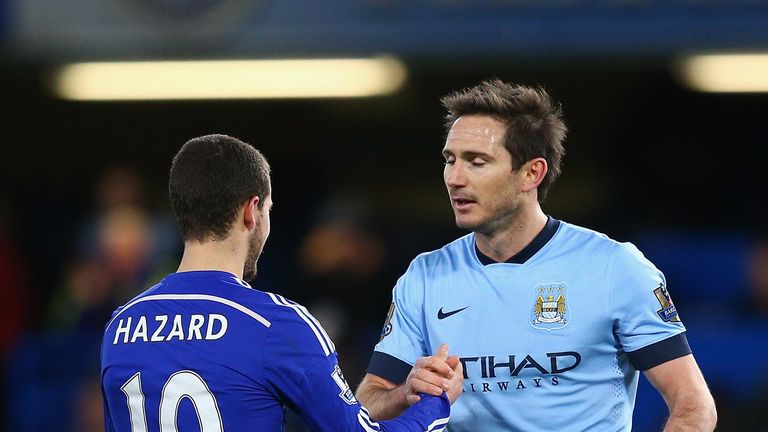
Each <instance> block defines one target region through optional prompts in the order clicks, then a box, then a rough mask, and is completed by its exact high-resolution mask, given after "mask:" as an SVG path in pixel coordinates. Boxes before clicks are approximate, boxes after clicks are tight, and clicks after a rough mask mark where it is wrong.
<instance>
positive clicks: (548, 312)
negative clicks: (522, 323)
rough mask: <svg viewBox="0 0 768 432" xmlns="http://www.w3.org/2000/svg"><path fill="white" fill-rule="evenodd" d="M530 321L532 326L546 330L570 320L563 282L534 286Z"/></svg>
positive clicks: (566, 292)
mask: <svg viewBox="0 0 768 432" xmlns="http://www.w3.org/2000/svg"><path fill="white" fill-rule="evenodd" d="M534 292H535V294H534V299H535V300H534V302H533V309H532V310H531V316H530V322H531V325H532V326H533V327H534V328H537V329H542V330H546V331H551V330H557V329H561V328H563V327H565V326H567V325H568V322H569V321H570V320H571V311H570V308H569V307H568V286H567V285H566V284H565V282H557V283H548V284H539V285H537V286H536V288H534Z"/></svg>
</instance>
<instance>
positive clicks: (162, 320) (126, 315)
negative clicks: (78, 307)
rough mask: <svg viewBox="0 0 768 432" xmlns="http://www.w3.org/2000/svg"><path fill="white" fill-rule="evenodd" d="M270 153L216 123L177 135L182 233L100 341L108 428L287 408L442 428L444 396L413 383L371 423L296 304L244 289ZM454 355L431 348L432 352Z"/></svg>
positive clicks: (384, 426)
mask: <svg viewBox="0 0 768 432" xmlns="http://www.w3.org/2000/svg"><path fill="white" fill-rule="evenodd" d="M269 171H270V170H269V165H268V164H267V161H266V159H265V158H264V157H263V156H262V154H261V153H259V152H258V151H257V150H256V149H254V148H253V147H251V146H250V145H247V144H245V143H243V142H241V141H239V140H237V139H234V138H231V137H228V136H224V135H209V136H204V137H200V138H195V139H192V140H190V141H189V142H187V143H186V144H185V145H184V146H183V147H182V148H181V150H180V151H179V153H178V154H177V155H176V157H175V158H174V160H173V165H172V167H171V172H170V182H169V192H170V198H171V205H172V207H173V211H174V213H175V214H176V217H177V219H178V222H179V225H180V227H181V234H182V237H183V239H184V242H185V246H184V255H183V257H182V260H181V264H180V265H179V269H178V272H176V273H173V274H170V275H168V276H167V277H166V278H164V279H163V280H162V281H160V283H158V284H157V285H155V286H153V287H151V288H150V289H148V290H147V291H145V292H144V293H142V294H141V295H139V296H138V297H136V298H134V299H133V300H131V301H130V302H128V303H127V304H125V305H124V306H122V307H121V308H119V309H118V310H117V311H115V313H114V314H113V316H112V319H111V320H110V321H109V323H108V324H107V326H106V329H105V332H104V339H103V343H102V353H101V355H102V369H101V382H102V390H103V393H104V401H105V403H104V412H105V423H106V430H107V431H117V432H171V431H191V430H195V431H202V432H221V431H224V430H227V431H260V432H269V431H282V430H283V429H284V423H285V409H286V407H287V408H290V409H292V410H295V411H296V412H298V413H299V414H300V415H301V416H302V417H303V419H304V421H305V422H306V424H307V425H308V426H309V429H310V430H312V431H367V432H370V431H421V432H423V431H428V432H432V431H435V432H436V431H441V430H443V428H444V427H445V424H446V423H447V422H448V417H449V413H450V405H449V396H450V401H451V402H452V401H453V400H455V399H456V397H458V394H459V392H458V391H453V392H451V393H449V394H448V395H446V394H445V393H443V392H440V394H439V395H436V396H430V395H422V396H421V397H420V402H419V403H418V404H416V405H413V406H412V407H410V408H409V409H408V410H407V411H405V412H404V413H403V414H402V415H401V416H400V417H399V418H397V419H394V420H390V421H382V422H377V421H376V420H374V419H373V418H371V416H370V415H369V414H368V412H367V411H366V409H365V408H364V407H363V406H361V405H360V404H359V403H358V401H357V400H356V399H355V396H354V394H353V392H352V390H351V389H350V388H349V385H348V384H347V382H346V381H345V380H344V375H343V374H342V373H341V369H340V368H339V364H338V357H337V354H336V351H335V348H334V345H333V342H332V341H331V340H330V339H329V338H328V335H327V334H326V333H325V331H324V330H323V328H322V326H320V324H319V323H318V322H317V320H315V318H314V317H312V315H310V314H309V312H308V311H307V310H306V309H305V308H304V307H302V306H301V305H299V304H296V303H294V302H292V301H290V300H287V299H285V298H283V297H281V296H279V295H277V294H272V293H268V292H263V291H258V290H256V289H253V288H251V286H249V285H248V283H246V282H245V280H250V279H252V278H253V277H254V276H255V274H256V262H257V260H258V258H259V255H260V254H261V251H262V248H263V246H264V243H265V241H266V240H267V236H269V231H270V220H269V212H270V211H271V208H272V196H271V184H270V172H269ZM435 357H436V358H437V359H439V360H438V361H440V362H441V363H447V364H453V367H454V369H455V373H454V376H453V378H452V381H453V382H454V383H457V384H456V386H455V387H454V388H459V387H460V386H461V384H460V382H461V380H462V375H463V374H462V372H461V366H460V364H459V362H458V359H456V358H454V359H455V360H453V361H452V360H451V358H448V356H447V347H446V346H442V347H441V348H440V349H439V351H438V352H437V354H436V355H435Z"/></svg>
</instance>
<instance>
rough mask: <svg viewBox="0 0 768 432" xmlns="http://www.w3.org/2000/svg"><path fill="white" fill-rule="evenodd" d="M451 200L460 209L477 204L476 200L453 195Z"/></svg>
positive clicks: (464, 209) (466, 208)
mask: <svg viewBox="0 0 768 432" xmlns="http://www.w3.org/2000/svg"><path fill="white" fill-rule="evenodd" d="M451 201H452V202H453V206H454V208H456V210H458V211H466V210H469V209H470V208H471V207H472V206H473V205H475V204H477V202H476V201H475V200H473V199H470V198H461V197H451Z"/></svg>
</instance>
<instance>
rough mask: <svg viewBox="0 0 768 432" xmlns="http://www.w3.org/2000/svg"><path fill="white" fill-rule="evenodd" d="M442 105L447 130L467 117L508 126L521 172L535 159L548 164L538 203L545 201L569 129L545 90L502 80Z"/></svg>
mask: <svg viewBox="0 0 768 432" xmlns="http://www.w3.org/2000/svg"><path fill="white" fill-rule="evenodd" d="M440 102H442V104H443V106H444V107H445V108H446V109H447V110H448V114H447V115H446V123H445V126H446V129H447V130H450V129H451V126H453V123H454V122H455V121H456V120H457V119H458V118H459V117H461V116H465V115H487V116H490V117H493V118H494V119H496V120H498V121H500V122H502V123H504V124H505V125H506V129H505V133H504V147H505V148H506V149H507V151H508V152H509V154H510V155H511V156H512V168H513V169H515V170H517V169H520V167H521V166H522V165H523V164H524V163H526V162H528V161H529V160H531V159H534V158H537V157H541V158H544V160H546V161H547V166H548V168H549V169H548V170H547V174H546V176H545V177H544V179H543V180H542V181H541V184H539V187H538V200H539V202H544V199H545V198H546V196H547V191H548V190H549V187H550V186H551V185H552V183H554V182H555V180H556V179H557V177H558V176H559V175H560V165H561V161H562V158H563V156H564V155H565V148H564V147H563V141H564V140H565V135H566V133H567V132H568V128H567V127H566V126H565V122H564V121H563V113H562V108H561V107H560V104H557V103H554V102H553V101H552V99H551V98H550V96H549V95H548V94H547V92H546V91H544V89H543V88H541V87H528V86H523V85H518V84H510V83H505V82H503V81H500V80H492V81H483V82H481V83H480V84H478V85H476V86H474V87H470V88H466V89H463V90H459V91H456V92H453V93H451V94H449V95H447V96H445V97H443V98H442V99H441V100H440Z"/></svg>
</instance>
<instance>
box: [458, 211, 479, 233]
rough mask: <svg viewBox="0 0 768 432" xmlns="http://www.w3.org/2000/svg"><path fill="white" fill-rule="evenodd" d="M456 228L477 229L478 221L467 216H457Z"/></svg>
mask: <svg viewBox="0 0 768 432" xmlns="http://www.w3.org/2000/svg"><path fill="white" fill-rule="evenodd" d="M455 217H456V226H457V227H459V228H461V229H467V230H473V229H474V228H475V227H477V221H476V220H473V218H470V217H467V215H461V214H456V215H455Z"/></svg>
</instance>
